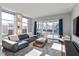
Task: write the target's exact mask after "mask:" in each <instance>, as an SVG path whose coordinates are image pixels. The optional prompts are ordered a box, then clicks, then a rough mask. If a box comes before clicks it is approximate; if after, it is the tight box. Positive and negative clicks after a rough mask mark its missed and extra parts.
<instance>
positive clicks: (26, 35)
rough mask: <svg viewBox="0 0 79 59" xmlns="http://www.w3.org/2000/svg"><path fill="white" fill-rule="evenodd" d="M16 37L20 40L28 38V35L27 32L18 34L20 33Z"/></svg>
mask: <svg viewBox="0 0 79 59" xmlns="http://www.w3.org/2000/svg"><path fill="white" fill-rule="evenodd" d="M18 38H19V39H20V40H24V39H27V38H29V35H28V34H20V35H18Z"/></svg>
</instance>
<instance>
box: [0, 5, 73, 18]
mask: <svg viewBox="0 0 79 59" xmlns="http://www.w3.org/2000/svg"><path fill="white" fill-rule="evenodd" d="M0 6H2V7H5V8H8V9H11V10H13V11H16V12H20V13H22V14H24V15H26V16H29V17H40V16H47V15H56V14H60V13H68V12H70V11H71V10H72V8H73V6H74V4H73V3H3V4H2V3H0Z"/></svg>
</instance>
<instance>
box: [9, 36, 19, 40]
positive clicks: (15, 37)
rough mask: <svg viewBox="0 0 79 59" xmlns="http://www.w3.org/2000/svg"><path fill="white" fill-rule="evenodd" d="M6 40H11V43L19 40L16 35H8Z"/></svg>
mask: <svg viewBox="0 0 79 59" xmlns="http://www.w3.org/2000/svg"><path fill="white" fill-rule="evenodd" d="M8 38H9V40H11V41H18V40H19V38H18V36H17V35H10V36H8Z"/></svg>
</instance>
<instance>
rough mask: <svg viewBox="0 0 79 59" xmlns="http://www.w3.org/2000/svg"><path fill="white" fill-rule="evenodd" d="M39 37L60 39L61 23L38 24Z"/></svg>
mask: <svg viewBox="0 0 79 59" xmlns="http://www.w3.org/2000/svg"><path fill="white" fill-rule="evenodd" d="M37 35H38V36H39V37H46V38H56V39H57V38H59V22H58V21H54V22H53V21H52V22H50V21H49V22H37Z"/></svg>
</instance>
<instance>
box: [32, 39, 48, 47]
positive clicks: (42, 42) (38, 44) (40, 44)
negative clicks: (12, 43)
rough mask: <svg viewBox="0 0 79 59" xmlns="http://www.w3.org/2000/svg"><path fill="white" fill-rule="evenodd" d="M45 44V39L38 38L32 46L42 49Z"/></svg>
mask: <svg viewBox="0 0 79 59" xmlns="http://www.w3.org/2000/svg"><path fill="white" fill-rule="evenodd" d="M46 42H47V39H46V38H39V39H37V40H35V41H34V43H33V46H36V47H39V48H43V47H44V46H45V44H46Z"/></svg>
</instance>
